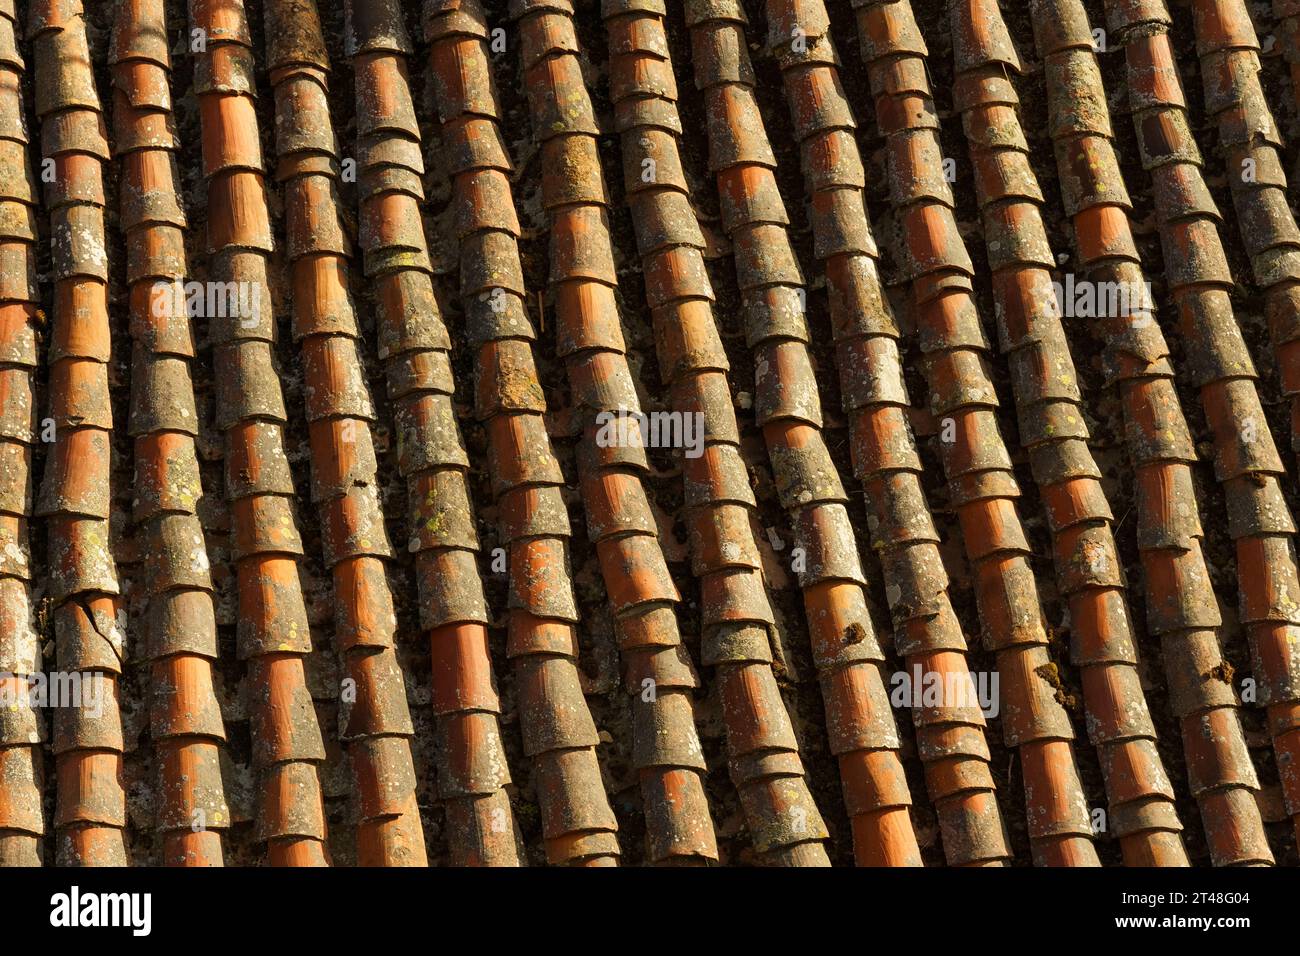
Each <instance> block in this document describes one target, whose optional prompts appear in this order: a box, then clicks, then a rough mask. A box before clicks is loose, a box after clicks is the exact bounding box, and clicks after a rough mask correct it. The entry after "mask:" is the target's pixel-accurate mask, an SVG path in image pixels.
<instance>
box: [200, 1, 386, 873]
mask: <svg viewBox="0 0 1300 956" xmlns="http://www.w3.org/2000/svg"><path fill="white" fill-rule="evenodd" d="M189 29H190V33H191V34H192V33H193V31H196V30H197V31H202V33H201V34H200V35H201V36H203V37H205V38H206V43H205V44H203V45H202V49H198V50H195V51H194V53H193V57H194V61H195V73H194V76H195V83H194V93H195V95H196V98H197V100H198V106H199V116H200V120H201V131H202V136H201V143H200V145H201V148H202V155H203V157H204V169H203V172H204V175H205V178H206V179H207V186H208V207H207V215H208V234H207V250H208V277H209V280H210V281H218V282H235V283H239V284H240V285H239V286H237V288H239V289H241V290H244V289H247V290H249V294H248V297H247V300H246V303H247V306H246V307H245V308H244V309H243V310H241V312H240V314H239V315H237V316H231V317H227V318H225V319H216V318H213V319H211V320H210V328H209V338H210V340H211V342H212V351H213V363H214V366H215V369H214V370H215V380H216V392H217V396H216V426H217V428H218V429H219V430H221V431H223V432H224V433H225V455H226V461H225V465H226V498H227V500H228V502H229V506H230V511H231V520H232V526H233V527H232V537H233V539H234V541H233V549H234V554H233V559H234V562H235V567H236V575H237V588H238V614H239V628H238V634H237V649H238V653H239V657H240V658H241V659H242V660H243V661H245V663H246V665H247V678H246V680H247V684H248V687H247V691H248V700H249V718H250V732H251V734H252V740H253V756H252V764H253V770H254V774H255V781H256V789H255V794H254V797H255V801H256V804H257V806H256V821H257V825H256V837H257V840H258V841H259V843H265V844H266V859H267V861H268V862H269V863H270V864H272V865H276V866H324V865H327V864H328V862H329V861H328V859H327V854H326V848H325V815H324V807H323V804H322V798H321V788H320V780H319V775H318V770H317V768H318V765H319V764H320V763H321V762H322V761H323V760H324V758H325V748H324V743H323V741H322V740H321V735H320V727H319V725H318V723H317V719H316V711H315V708H314V705H313V702H312V699H311V695H310V693H309V692H308V688H307V682H306V672H305V658H306V656H307V655H308V654H310V653H311V650H312V646H311V634H310V632H309V628H308V623H307V611H306V607H305V605H304V600H303V593H302V583H301V581H300V579H299V574H298V560H299V558H300V557H301V555H302V542H301V540H300V538H299V536H298V529H297V524H296V520H295V518H294V513H293V512H294V503H295V502H294V486H293V480H292V477H291V476H290V474H289V464H288V461H287V459H286V458H285V453H284V437H283V428H284V425H285V420H286V415H285V411H284V399H283V396H282V394H281V389H280V378H279V374H278V372H277V370H276V367H275V363H274V361H273V358H272V354H271V342H272V341H273V339H274V336H275V317H274V315H273V314H272V304H271V295H270V290H269V286H268V284H267V272H268V258H269V252H270V249H271V235H270V225H269V217H268V214H267V208H266V198H265V195H264V192H265V183H264V181H263V174H262V172H261V157H260V155H253V153H254V152H255V151H250V150H247V149H243V150H241V149H236V148H235V147H236V145H237V144H246V143H249V142H256V136H254V135H252V133H251V131H250V128H251V130H255V129H256V117H255V116H254V114H253V112H252V109H251V106H252V92H251V91H252V90H253V89H254V84H253V78H252V64H253V53H252V46H251V42H250V41H249V39H248V30H247V24H246V14H245V11H244V5H243V3H242V2H241V0H207V2H205V0H193V2H192V3H191V4H190V23H189ZM223 48H224V49H223ZM232 63H233V64H237V66H236V67H234V68H233V69H234V72H233V75H230V76H226V77H225V78H224V80H223V81H221V82H217V81H216V80H215V79H214V78H215V77H218V76H220V74H221V71H220V70H218V69H217V67H218V66H225V65H228V64H232ZM254 289H256V290H258V291H257V295H256V297H254V295H253V292H252V290H254ZM361 692H362V690H361V688H359V690H358V693H359V694H360V693H361Z"/></svg>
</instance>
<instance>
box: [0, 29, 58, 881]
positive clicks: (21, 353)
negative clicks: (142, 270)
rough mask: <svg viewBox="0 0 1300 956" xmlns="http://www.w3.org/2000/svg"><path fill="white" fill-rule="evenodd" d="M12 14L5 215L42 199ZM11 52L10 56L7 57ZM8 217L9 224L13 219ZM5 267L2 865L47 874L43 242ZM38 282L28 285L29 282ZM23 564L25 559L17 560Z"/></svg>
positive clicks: (17, 246) (6, 80) (0, 335)
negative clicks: (39, 575) (40, 417)
mask: <svg viewBox="0 0 1300 956" xmlns="http://www.w3.org/2000/svg"><path fill="white" fill-rule="evenodd" d="M14 16H15V14H14V12H13V9H12V7H11V6H10V7H6V8H5V9H4V10H0V32H2V33H3V35H4V37H5V40H6V48H5V49H6V52H7V53H9V54H10V55H8V56H5V57H2V58H0V78H3V79H0V165H2V168H3V172H4V176H3V177H0V207H2V208H3V209H4V210H5V211H6V213H9V212H11V211H12V212H14V213H21V219H22V220H23V221H27V220H29V218H30V217H31V216H33V215H34V214H35V212H36V206H37V204H38V203H39V202H40V193H39V191H38V187H37V185H36V183H35V181H34V179H33V176H32V169H31V163H30V161H29V159H28V153H27V149H28V141H27V135H26V124H25V120H24V117H23V102H22V97H21V95H20V94H19V87H20V85H21V80H22V77H23V75H24V70H25V65H24V63H23V61H22V57H21V56H20V55H18V52H17V47H16V45H13V44H11V43H10V42H9V41H10V38H12V37H13V36H14V35H15V34H16V33H21V30H20V29H19V28H18V26H17V24H16V23H15V22H14ZM10 47H12V49H10ZM7 219H8V215H6V220H7ZM0 247H3V248H4V250H5V255H4V268H5V269H7V270H9V271H11V272H12V277H11V280H10V281H6V282H5V283H4V284H3V287H2V288H0V409H3V415H2V416H0V516H2V520H3V528H4V531H3V536H4V537H3V540H4V547H5V550H6V552H8V553H9V554H10V555H12V557H11V558H9V559H6V560H4V561H3V562H0V675H3V676H0V689H2V690H3V692H4V694H5V699H6V700H13V701H17V702H19V703H18V704H17V706H16V707H15V708H14V709H13V710H12V711H10V712H8V713H6V715H5V717H4V719H3V721H0V866H40V865H41V863H42V862H43V857H44V853H43V847H42V837H43V835H44V834H45V827H46V821H45V815H44V811H43V809H42V807H41V789H42V786H43V776H44V765H45V760H44V753H43V746H42V745H43V744H45V743H47V742H48V739H49V738H48V735H47V733H46V728H45V721H44V719H43V718H42V717H41V716H40V714H38V713H37V712H36V711H35V710H33V709H32V708H31V707H30V706H27V707H24V706H22V703H21V702H22V701H25V700H27V699H28V697H27V692H28V689H29V686H30V678H31V676H32V675H36V674H39V673H41V671H42V670H43V667H42V663H41V651H40V641H39V639H38V636H37V633H36V629H35V627H34V625H33V618H32V610H33V609H32V603H31V600H32V595H31V580H32V568H31V565H30V557H29V555H30V549H29V542H28V522H29V521H30V519H31V515H32V500H31V482H32V476H31V463H32V444H33V443H34V442H35V441H36V432H35V423H36V418H35V416H36V406H35V384H36V383H35V377H36V365H37V362H38V358H37V354H38V353H37V344H36V341H37V335H38V332H39V330H40V327H41V324H42V322H43V321H44V316H43V314H42V313H41V311H40V308H39V305H38V300H39V296H38V294H37V289H36V283H35V275H36V256H37V247H36V237H35V236H30V237H28V236H26V235H24V236H21V237H10V236H9V235H7V234H6V235H4V236H3V237H0ZM28 276H31V277H32V278H31V281H24V280H26V279H27V277H28ZM19 556H21V557H19Z"/></svg>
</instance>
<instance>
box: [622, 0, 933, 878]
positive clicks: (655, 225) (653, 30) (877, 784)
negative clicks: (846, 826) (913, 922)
mask: <svg viewBox="0 0 1300 956" xmlns="http://www.w3.org/2000/svg"><path fill="white" fill-rule="evenodd" d="M644 6H653V5H639V4H636V3H625V2H619V0H607V2H605V3H603V4H602V15H603V17H604V20H605V30H606V36H607V37H608V40H609V51H610V61H609V71H610V97H611V99H612V100H613V101H614V108H615V110H616V111H620V110H623V109H626V104H627V103H628V102H636V101H647V100H649V101H656V100H657V101H659V103H660V108H659V113H658V115H659V116H660V117H662V118H664V119H666V120H667V124H668V125H667V128H665V127H664V126H660V125H656V124H655V122H654V121H653V120H651V119H650V118H649V116H650V113H649V111H644V110H629V111H628V115H630V116H632V115H635V116H636V120H635V121H631V122H629V123H627V124H626V125H624V126H622V127H621V128H620V143H621V146H622V152H623V165H624V168H625V169H630V170H634V171H638V174H637V175H636V177H635V179H633V182H634V183H635V182H636V180H637V179H639V180H640V181H641V183H642V184H643V185H644V186H645V188H636V189H627V190H626V191H627V203H628V206H629V208H630V211H631V214H632V223H633V225H634V227H635V232H636V239H637V246H638V250H639V252H640V254H641V263H642V269H643V274H644V276H645V287H646V300H647V302H648V304H649V306H650V308H651V315H652V318H653V323H654V327H655V332H656V339H657V340H658V342H657V344H658V345H659V347H658V349H657V351H658V353H659V360H660V374H661V376H662V377H663V379H664V382H665V384H666V385H667V386H668V396H667V404H668V406H669V407H670V408H671V409H673V410H677V411H680V412H682V413H683V414H694V415H696V416H697V418H698V420H699V422H700V424H701V426H702V429H703V441H704V443H705V445H706V446H707V447H710V448H711V449H715V450H716V451H715V453H714V454H709V455H705V456H701V457H700V458H699V461H700V462H701V463H702V464H704V467H705V468H706V469H707V470H708V472H709V475H708V479H707V480H708V485H709V487H710V489H711V490H712V491H713V492H714V493H712V494H708V493H706V494H701V495H700V496H699V497H698V499H697V500H696V501H688V505H687V507H688V510H687V511H686V514H685V515H684V518H685V523H686V525H687V530H688V535H689V541H690V546H691V570H692V571H693V572H694V573H695V574H696V575H697V576H698V577H699V578H700V579H701V581H700V584H701V591H702V594H703V599H704V601H705V602H706V603H705V605H704V607H703V626H704V629H705V630H704V633H703V635H702V647H703V651H702V653H703V655H704V658H705V659H704V663H706V664H713V665H715V666H716V672H715V673H716V675H717V679H718V681H719V682H720V684H721V691H722V700H723V706H724V715H725V718H726V720H727V743H728V750H729V753H730V757H731V760H730V770H731V775H732V780H733V781H734V782H735V784H736V786H737V788H738V789H739V790H740V797H741V804H742V806H743V807H744V808H745V811H746V814H747V822H748V824H749V828H750V832H751V834H752V837H753V840H754V844H755V848H756V849H757V850H759V851H760V852H762V853H765V854H768V855H769V856H770V857H772V858H773V859H777V860H779V859H786V860H788V861H790V862H801V863H811V862H816V861H820V860H821V859H823V858H824V851H822V850H821V848H820V846H818V845H817V844H815V843H812V842H811V841H813V840H817V839H819V838H823V837H825V836H826V831H825V829H824V826H823V824H822V822H821V818H820V814H819V813H818V810H817V807H816V805H815V804H814V803H813V801H812V796H811V794H810V793H809V792H808V791H807V789H806V786H805V784H804V781H803V774H802V769H803V768H802V765H801V763H800V761H799V757H798V743H797V741H796V740H795V738H794V736H793V733H792V732H791V730H790V728H789V726H788V717H786V715H785V712H784V706H783V704H782V703H781V701H780V698H779V697H778V696H777V695H776V693H775V691H776V688H775V682H774V680H773V677H772V671H771V668H770V665H769V660H770V657H769V656H768V655H766V654H764V653H763V649H762V638H761V637H760V636H759V632H761V631H762V630H765V629H766V628H767V627H768V626H770V625H771V624H772V621H773V618H772V611H771V608H770V607H769V605H768V599H767V595H766V594H765V592H764V588H763V570H762V560H761V558H760V556H759V551H758V546H757V543H756V541H755V540H754V535H753V518H754V517H755V515H754V510H753V509H754V500H753V496H752V494H750V493H749V488H748V483H747V481H746V480H745V477H744V468H745V465H744V461H743V459H742V458H741V456H740V454H739V444H740V439H739V432H738V429H737V425H736V415H735V406H734V403H733V401H732V398H731V389H730V386H729V384H728V381H727V375H726V367H727V366H726V357H725V354H724V353H723V350H722V345H721V341H720V340H719V337H718V329H717V326H716V324H715V322H714V319H713V315H712V309H711V303H712V302H713V299H714V295H713V290H712V288H711V286H710V284H709V279H708V276H707V274H706V273H705V269H704V259H703V256H702V254H701V250H702V249H703V247H704V239H703V235H702V234H701V232H700V228H699V224H698V223H697V221H696V218H695V213H694V211H693V210H692V209H691V206H690V203H689V201H688V198H687V191H686V189H684V188H683V186H682V185H680V182H681V179H680V177H674V175H673V170H675V169H680V168H681V159H680V157H679V156H678V145H677V140H676V137H675V136H674V135H673V134H674V133H675V132H676V131H677V130H678V129H679V128H680V124H679V122H678V121H677V120H676V119H675V117H676V113H677V108H676V105H675V100H676V98H677V89H676V84H675V82H674V81H673V71H672V61H671V59H670V58H669V56H668V40H667V36H666V34H665V32H664V17H663V12H662V11H661V10H650V9H645V8H644ZM661 165H662V166H663V167H664V170H665V176H664V178H663V179H660V178H659V174H658V171H659V168H660V166H661ZM675 178H676V179H677V181H676V182H675V181H674V179H675ZM674 334H684V335H689V338H687V340H686V341H684V342H683V346H682V348H680V349H674V348H664V347H663V344H662V343H663V342H664V340H665V339H667V338H668V337H670V336H671V335H674ZM756 361H757V362H758V363H759V364H758V368H759V374H758V379H757V389H758V394H759V396H760V397H759V405H760V407H761V406H763V405H764V404H770V403H771V402H772V401H773V399H774V397H775V396H773V395H772V392H773V391H774V390H775V389H777V388H780V389H782V394H783V395H784V397H785V398H786V399H794V397H795V393H796V392H798V391H801V392H802V393H803V395H804V397H805V398H808V399H811V400H812V401H814V402H816V390H815V387H814V386H813V384H812V380H811V368H808V369H806V372H807V373H808V375H807V377H806V378H805V379H804V380H803V381H802V382H794V381H785V382H782V383H781V384H780V385H777V384H775V383H773V382H770V381H765V378H764V375H765V373H764V365H763V358H762V357H761V355H760V356H756ZM767 373H768V374H772V375H779V374H780V371H779V370H778V369H777V368H775V367H773V366H768V369H767ZM810 391H811V394H810ZM768 412H769V414H770V417H771V418H777V417H784V416H782V415H781V414H780V410H779V409H770V410H768ZM818 414H819V413H818ZM763 419H764V415H763V412H762V411H760V421H759V424H760V425H767V424H769V422H768V421H766V420H763ZM715 469H720V470H721V471H720V473H716V472H715ZM728 472H730V474H728ZM736 486H741V487H743V488H744V491H745V497H744V499H743V500H740V501H736V500H734V498H731V497H730V496H728V495H727V494H726V493H725V489H726V488H728V487H736ZM718 491H722V492H723V493H722V494H718V493H717V492H718ZM805 497H806V498H808V499H810V498H811V495H807V496H805ZM836 497H838V498H839V499H840V500H843V493H842V492H840V493H839V494H838V496H836V495H834V493H833V494H832V496H831V501H834V500H835V498H836ZM805 503H807V504H810V505H811V504H813V502H812V501H811V500H808V501H806V502H805ZM827 504H828V505H829V504H830V502H827ZM836 517H840V518H841V519H842V521H841V524H840V525H839V527H838V533H839V534H840V535H841V537H840V538H839V539H838V540H837V541H836V542H835V543H836V544H838V545H839V547H840V548H841V549H842V550H841V551H840V552H839V554H840V556H841V557H843V558H844V561H845V563H846V564H848V565H851V567H850V569H849V571H848V573H847V575H846V574H843V573H839V574H837V573H835V569H831V568H828V567H827V566H826V560H827V557H828V556H827V555H826V554H825V552H826V551H828V550H830V549H831V548H832V547H833V545H832V544H831V540H833V539H831V538H829V537H828V535H829V534H830V533H832V532H831V529H830V528H827V527H824V526H820V525H819V526H817V527H807V528H805V529H803V530H804V531H806V532H807V533H806V534H803V535H801V534H800V529H799V527H798V526H796V528H795V533H794V547H796V548H802V549H803V550H804V551H805V552H806V554H807V560H806V565H805V567H806V570H804V571H802V572H800V576H801V581H800V583H801V586H802V587H803V589H804V600H805V608H806V610H807V613H808V615H809V617H810V619H811V620H812V621H814V622H821V624H822V626H823V627H824V628H825V629H826V630H827V631H830V632H833V633H834V634H835V635H836V636H837V637H838V640H839V641H841V642H842V641H843V640H844V639H845V638H844V635H845V634H848V633H860V634H861V635H862V638H863V639H862V644H863V648H862V650H863V656H864V657H867V658H868V661H867V662H866V663H865V664H864V665H863V667H862V668H860V669H853V668H849V669H847V670H841V671H839V672H837V673H835V674H834V675H826V676H824V677H823V687H824V688H825V690H826V692H827V695H828V698H830V700H831V701H832V702H831V703H830V704H828V714H827V717H828V730H829V733H830V737H831V749H832V752H834V753H836V754H837V755H838V754H841V753H844V752H846V751H856V752H857V753H854V755H853V757H850V758H848V759H855V758H856V759H858V760H860V761H863V762H865V761H866V760H868V759H870V757H873V756H878V754H876V753H865V754H864V753H861V751H874V750H877V749H884V750H886V751H888V750H892V749H893V748H896V747H897V733H896V731H895V730H894V725H893V715H892V714H891V713H890V710H889V706H888V702H887V694H886V691H885V688H884V683H883V681H882V680H881V678H880V673H879V670H878V669H877V668H876V667H875V666H873V662H871V661H870V655H871V649H872V648H875V644H876V642H875V638H874V635H873V629H872V625H871V619H870V617H869V616H868V615H867V611H866V602H865V600H864V599H863V596H862V580H863V579H862V572H861V570H860V569H859V568H858V567H857V560H856V548H854V547H853V546H852V544H851V542H852V532H851V531H849V530H848V529H847V525H848V520H847V518H848V516H847V514H845V513H843V512H840V513H839V514H838V515H835V514H832V513H830V512H828V511H826V510H823V511H822V512H821V513H820V514H819V516H818V518H817V519H815V520H817V521H818V522H820V524H822V525H824V524H830V525H832V527H834V525H833V523H834V520H835V518H836ZM715 593H716V594H717V595H718V599H719V600H720V601H724V602H725V603H724V604H721V605H718V606H715V607H710V606H709V604H708V603H707V602H708V601H709V599H710V597H712V596H713V594H715ZM733 628H741V629H743V630H744V631H746V632H755V633H753V634H752V636H750V637H749V638H748V639H747V640H746V641H745V644H746V645H748V647H743V648H742V647H725V646H719V645H723V644H727V643H730V637H731V633H732V631H733ZM711 629H712V633H710V630H711ZM832 640H834V639H832ZM751 648H752V650H751ZM755 651H756V652H757V653H758V654H759V655H760V657H759V658H758V659H757V660H755V659H752V658H749V656H748V655H749V654H750V653H753V652H755ZM875 657H876V659H879V657H880V654H879V649H878V648H875ZM819 663H820V662H819ZM742 687H743V691H742V690H741V688H742ZM728 703H730V704H731V705H732V706H731V707H730V708H728V707H727V705H728ZM749 709H753V710H755V711H756V712H757V713H764V712H766V720H765V721H763V723H762V724H758V723H756V724H755V725H754V726H753V727H752V728H751V727H749V726H745V725H746V724H748V723H749V722H750V721H751V720H753V718H752V717H750V715H749V713H748V712H747V711H748V710H749ZM763 724H766V726H763ZM759 751H762V752H763V755H762V757H761V758H760V757H758V756H757V754H758V752H759ZM885 756H886V757H887V758H892V759H886V760H884V761H879V762H876V763H874V764H872V766H871V769H870V772H869V774H868V777H869V780H870V782H871V784H872V785H873V786H872V787H871V788H870V789H869V790H867V789H863V790H859V791H857V794H856V795H857V796H858V797H859V800H858V804H859V805H858V807H856V808H855V813H854V816H855V817H858V816H859V815H861V816H862V817H865V818H866V819H865V820H860V822H857V823H855V825H854V829H855V834H854V843H855V846H856V845H858V844H859V843H860V844H862V845H863V846H864V849H863V850H862V854H861V855H863V856H868V857H869V858H870V859H871V860H872V861H873V862H877V863H897V864H905V863H916V864H919V862H920V854H919V851H918V850H917V848H916V841H915V837H914V836H912V833H911V821H910V819H909V818H908V815H907V809H906V808H907V806H908V804H910V803H911V796H910V795H909V794H908V790H907V783H906V781H905V779H904V776H903V768H902V764H901V763H900V762H899V761H898V759H897V757H896V756H895V755H893V754H892V753H889V754H886V755H885ZM873 831H874V832H873ZM860 858H861V856H860Z"/></svg>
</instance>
